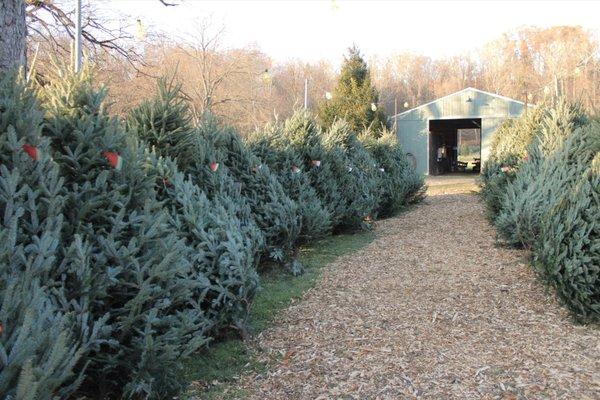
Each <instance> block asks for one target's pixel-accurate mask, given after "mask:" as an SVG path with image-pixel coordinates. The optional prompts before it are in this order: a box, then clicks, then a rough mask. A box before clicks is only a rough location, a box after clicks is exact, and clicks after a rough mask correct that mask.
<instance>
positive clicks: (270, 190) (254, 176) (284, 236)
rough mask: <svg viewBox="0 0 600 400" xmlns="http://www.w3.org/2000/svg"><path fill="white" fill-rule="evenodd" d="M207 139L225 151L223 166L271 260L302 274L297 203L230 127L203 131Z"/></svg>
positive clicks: (299, 221) (299, 220)
mask: <svg viewBox="0 0 600 400" xmlns="http://www.w3.org/2000/svg"><path fill="white" fill-rule="evenodd" d="M204 133H205V134H207V135H210V137H208V138H207V139H208V140H209V141H211V142H213V143H215V144H216V146H218V148H219V149H222V150H223V153H224V158H223V163H224V164H225V165H226V166H227V168H228V169H229V171H231V174H232V176H233V178H234V179H235V180H236V182H239V183H240V184H241V194H242V196H244V197H245V198H246V200H247V201H248V204H249V205H250V208H251V209H252V213H253V216H254V219H255V220H256V223H257V225H258V227H259V228H260V229H261V230H262V231H263V233H264V235H265V240H266V245H267V248H266V250H267V255H268V257H269V258H270V259H271V260H273V261H276V262H279V263H282V264H283V265H285V266H286V267H287V268H288V269H289V270H290V271H292V273H294V274H299V273H300V272H301V271H302V266H301V265H300V263H299V262H298V261H297V260H296V259H295V254H294V253H295V249H296V246H297V244H298V236H299V234H300V229H301V223H302V220H301V215H300V213H299V210H298V206H297V205H296V202H295V201H294V200H292V199H291V198H290V197H289V196H288V195H287V194H286V192H285V191H284V188H283V187H282V186H281V184H280V183H279V180H278V179H277V177H276V176H275V175H274V174H272V173H271V171H270V169H269V167H268V166H267V165H263V166H262V168H259V166H260V165H261V162H260V160H259V159H258V157H256V156H255V155H254V154H253V153H252V152H251V151H250V150H249V149H248V148H247V147H246V145H245V144H244V142H243V141H242V139H241V138H240V137H239V135H237V133H235V132H234V131H233V130H232V129H230V128H221V127H219V126H218V125H216V124H215V129H212V130H204Z"/></svg>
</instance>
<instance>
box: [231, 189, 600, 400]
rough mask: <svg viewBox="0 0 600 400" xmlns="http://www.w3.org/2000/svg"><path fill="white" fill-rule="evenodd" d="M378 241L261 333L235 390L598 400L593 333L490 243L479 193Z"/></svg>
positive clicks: (427, 209)
mask: <svg viewBox="0 0 600 400" xmlns="http://www.w3.org/2000/svg"><path fill="white" fill-rule="evenodd" d="M376 234H377V239H376V240H375V241H374V242H373V243H371V244H370V245H369V246H368V247H366V248H365V249H363V250H362V251H360V252H357V253H355V254H352V255H349V256H346V257H342V258H340V259H338V260H337V261H336V262H335V263H333V264H332V265H330V266H328V267H327V268H326V269H325V270H324V272H323V277H322V279H321V281H320V283H319V284H318V285H317V286H316V287H315V288H314V289H312V290H311V291H309V292H308V293H307V294H306V296H305V298H304V299H303V300H302V301H300V302H298V303H296V304H295V305H293V306H292V307H290V308H289V309H288V310H286V311H285V312H283V313H282V314H281V315H280V317H279V319H278V321H277V323H276V324H275V325H274V326H273V327H272V328H271V329H269V330H267V331H265V332H264V333H263V334H261V335H260V336H259V337H258V338H257V340H256V343H255V348H256V349H257V352H258V354H259V357H261V358H263V359H265V360H271V362H272V364H271V367H270V368H269V371H268V372H267V373H264V374H260V375H247V376H243V377H241V379H240V382H239V383H238V385H237V388H236V389H241V390H242V392H240V391H237V393H244V395H243V398H250V399H263V400H264V399H339V398H342V399H353V398H356V399H398V398H431V399H441V398H456V399H465V398H469V399H471V398H473V399H481V398H482V399H541V398H564V399H567V398H569V399H572V398H577V399H588V398H589V399H592V398H594V399H598V398H600V330H598V329H597V328H593V327H585V326H577V325H574V324H573V323H572V322H571V320H570V319H569V317H568V315H567V313H566V311H565V310H564V309H563V308H562V307H561V306H559V305H558V304H557V302H556V301H555V300H554V299H553V298H552V297H551V296H549V295H546V293H545V291H544V289H543V287H542V286H541V285H540V284H539V283H538V281H537V280H536V278H535V275H534V274H533V272H532V271H531V269H530V268H529V267H528V266H527V260H526V258H525V254H524V252H522V251H516V250H510V249H505V248H498V247H495V239H494V232H493V230H492V228H491V227H490V226H489V224H488V223H487V221H486V219H485V217H484V213H483V207H482V205H481V204H480V202H479V200H478V198H477V196H473V195H466V194H458V195H457V194H454V195H443V196H433V197H429V198H427V199H426V200H425V202H424V203H423V204H421V205H419V206H417V207H415V208H414V209H413V210H411V211H409V212H407V213H405V214H403V215H401V216H399V217H397V218H393V219H389V220H386V221H382V222H380V223H379V224H378V226H377V228H376ZM273 360H276V361H273ZM230 393H231V392H230Z"/></svg>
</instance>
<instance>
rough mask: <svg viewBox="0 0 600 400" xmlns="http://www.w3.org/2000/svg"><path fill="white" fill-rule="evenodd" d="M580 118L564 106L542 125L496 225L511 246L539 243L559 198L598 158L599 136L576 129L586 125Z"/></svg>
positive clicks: (507, 189)
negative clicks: (582, 123) (547, 219)
mask: <svg viewBox="0 0 600 400" xmlns="http://www.w3.org/2000/svg"><path fill="white" fill-rule="evenodd" d="M579 115H580V114H579V111H578V110H577V109H576V108H573V107H572V106H570V105H569V104H567V103H564V102H563V103H561V104H558V105H557V106H556V107H555V108H553V109H550V110H549V111H548V114H547V116H545V117H544V118H543V119H542V122H541V125H540V128H539V130H538V132H537V134H536V136H535V137H534V138H533V141H532V143H531V145H530V146H529V147H528V150H527V154H528V158H527V160H526V161H524V162H523V163H522V164H521V165H520V167H519V169H518V171H516V173H515V178H514V180H512V181H511V182H510V183H509V184H508V185H507V188H506V193H505V194H504V196H503V197H502V200H501V205H502V206H501V211H500V213H499V214H498V217H497V218H496V220H495V225H496V227H497V229H498V232H499V234H500V235H501V236H502V237H503V238H504V239H505V240H506V242H507V243H508V244H511V245H514V246H526V247H530V246H532V245H533V244H534V243H535V241H536V239H537V236H538V234H539V231H540V228H541V223H542V220H543V218H544V215H545V213H546V211H547V210H548V209H550V208H551V207H552V205H553V202H554V201H556V198H557V194H558V193H560V192H562V191H564V190H569V188H570V187H572V185H573V184H574V183H575V180H576V178H575V177H576V176H579V174H580V173H581V171H580V170H581V169H582V168H583V169H585V168H586V167H587V165H589V162H590V161H591V159H592V158H593V157H594V155H595V152H596V151H597V148H598V145H600V142H598V141H597V140H596V139H595V138H594V135H595V133H596V132H595V131H590V130H588V129H583V130H581V129H577V130H576V129H575V128H576V123H579V122H577V121H582V120H581V118H580V117H579Z"/></svg>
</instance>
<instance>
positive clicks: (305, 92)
mask: <svg viewBox="0 0 600 400" xmlns="http://www.w3.org/2000/svg"><path fill="white" fill-rule="evenodd" d="M304 109H305V110H308V78H304Z"/></svg>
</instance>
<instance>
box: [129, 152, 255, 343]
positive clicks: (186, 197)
mask: <svg viewBox="0 0 600 400" xmlns="http://www.w3.org/2000/svg"><path fill="white" fill-rule="evenodd" d="M132 145H134V144H132ZM135 146H137V147H139V148H140V150H141V151H145V155H146V158H147V162H148V165H147V169H146V173H147V174H148V175H150V176H152V177H153V178H154V182H155V188H156V190H157V197H158V200H159V201H161V202H162V203H163V205H164V207H165V208H166V209H167V210H168V211H169V217H170V218H169V219H170V223H171V224H172V225H173V227H174V228H175V230H176V231H177V232H179V234H180V235H181V236H182V237H183V238H184V239H185V241H186V244H187V245H188V246H189V247H191V248H192V253H191V255H190V262H191V263H192V264H193V268H194V270H195V271H197V273H198V275H199V278H200V279H203V277H206V279H207V280H208V281H207V284H206V285H205V286H206V287H207V289H206V293H205V294H203V298H197V299H195V300H196V301H197V302H198V304H199V306H200V307H201V308H202V309H203V310H205V311H206V313H207V316H208V318H209V319H210V321H211V323H212V326H213V330H220V329H223V328H228V327H232V326H233V327H235V328H236V329H239V330H241V332H242V333H245V332H246V320H247V316H248V311H249V306H250V303H251V301H252V298H253V297H254V294H255V293H256V290H257V288H258V275H257V273H256V270H255V268H254V248H253V246H252V244H251V243H249V242H248V240H247V239H246V238H245V237H244V236H243V235H242V232H243V229H242V227H241V224H240V221H239V220H238V219H237V218H236V217H235V215H229V214H228V212H227V210H226V209H225V208H224V207H223V206H222V205H220V204H219V203H218V202H216V201H211V200H209V199H208V197H206V195H205V194H204V193H203V192H202V191H201V190H200V188H199V187H198V186H197V185H195V184H194V183H193V182H192V180H191V179H190V178H189V177H188V178H186V177H185V176H184V174H183V173H181V172H179V170H178V168H177V165H176V163H175V162H174V161H173V160H171V159H170V158H168V157H167V158H160V157H158V156H156V154H154V153H153V152H151V151H149V150H148V149H145V146H144V145H143V144H140V143H136V144H135Z"/></svg>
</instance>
